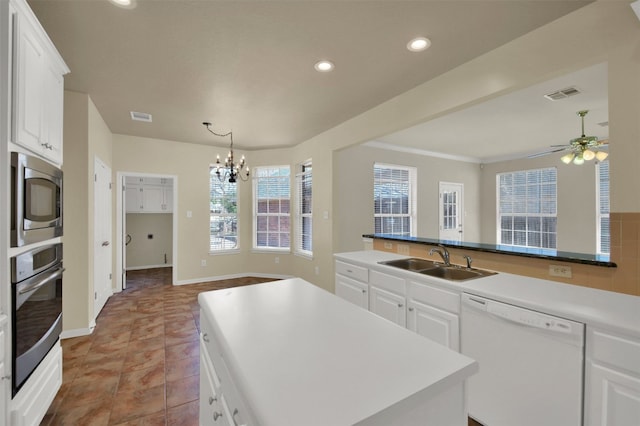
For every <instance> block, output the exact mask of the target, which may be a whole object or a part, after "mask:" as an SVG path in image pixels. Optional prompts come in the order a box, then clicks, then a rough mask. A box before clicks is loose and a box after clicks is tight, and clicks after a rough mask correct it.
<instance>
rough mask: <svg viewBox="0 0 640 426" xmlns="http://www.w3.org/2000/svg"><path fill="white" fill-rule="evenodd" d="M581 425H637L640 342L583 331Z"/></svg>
mask: <svg viewBox="0 0 640 426" xmlns="http://www.w3.org/2000/svg"><path fill="white" fill-rule="evenodd" d="M586 349H587V362H586V365H585V377H586V382H585V423H584V424H585V425H587V426H632V425H640V339H637V338H633V337H630V336H624V335H620V334H616V333H612V332H610V331H603V330H598V329H594V328H590V327H588V328H587V344H586Z"/></svg>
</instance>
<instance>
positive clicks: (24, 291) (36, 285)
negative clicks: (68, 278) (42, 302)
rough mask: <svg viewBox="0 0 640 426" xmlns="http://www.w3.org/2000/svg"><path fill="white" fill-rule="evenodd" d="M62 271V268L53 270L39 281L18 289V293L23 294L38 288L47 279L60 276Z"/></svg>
mask: <svg viewBox="0 0 640 426" xmlns="http://www.w3.org/2000/svg"><path fill="white" fill-rule="evenodd" d="M64 271H65V269H64V268H59V269H58V270H57V271H55V272H54V273H53V274H51V275H49V276H48V277H46V278H43V279H41V280H40V281H38V282H37V283H35V284H33V285H30V286H29V287H27V288H23V289H22V290H20V291H18V294H25V293H29V292H32V291H35V290H37V289H39V288H40V287H43V286H44V285H46V284H47V283H48V282H49V281H51V280H54V279H56V278H58V277H60V276H61V275H62V273H63V272H64Z"/></svg>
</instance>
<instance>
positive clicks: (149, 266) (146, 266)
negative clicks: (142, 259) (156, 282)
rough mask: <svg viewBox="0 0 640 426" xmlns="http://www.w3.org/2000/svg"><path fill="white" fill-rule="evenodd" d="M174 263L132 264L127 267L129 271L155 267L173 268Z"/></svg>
mask: <svg viewBox="0 0 640 426" xmlns="http://www.w3.org/2000/svg"><path fill="white" fill-rule="evenodd" d="M172 266H173V265H172V264H166V263H163V264H161V265H145V266H131V267H127V269H126V270H127V271H140V270H142V269H155V268H171V267H172Z"/></svg>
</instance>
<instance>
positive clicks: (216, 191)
mask: <svg viewBox="0 0 640 426" xmlns="http://www.w3.org/2000/svg"><path fill="white" fill-rule="evenodd" d="M237 190H238V189H237V185H236V183H229V182H221V181H220V179H218V176H217V175H216V168H215V167H210V168H209V251H210V252H220V251H226V250H235V249H237V248H238V192H237Z"/></svg>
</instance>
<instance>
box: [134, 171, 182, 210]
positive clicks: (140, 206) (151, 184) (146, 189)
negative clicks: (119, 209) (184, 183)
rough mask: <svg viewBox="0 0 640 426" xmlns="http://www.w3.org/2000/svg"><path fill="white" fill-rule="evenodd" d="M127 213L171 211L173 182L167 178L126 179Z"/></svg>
mask: <svg viewBox="0 0 640 426" xmlns="http://www.w3.org/2000/svg"><path fill="white" fill-rule="evenodd" d="M125 206H126V211H127V213H171V212H172V211H173V183H172V182H170V181H169V180H168V179H165V178H147V177H144V178H131V177H129V178H127V179H126V180H125Z"/></svg>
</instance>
